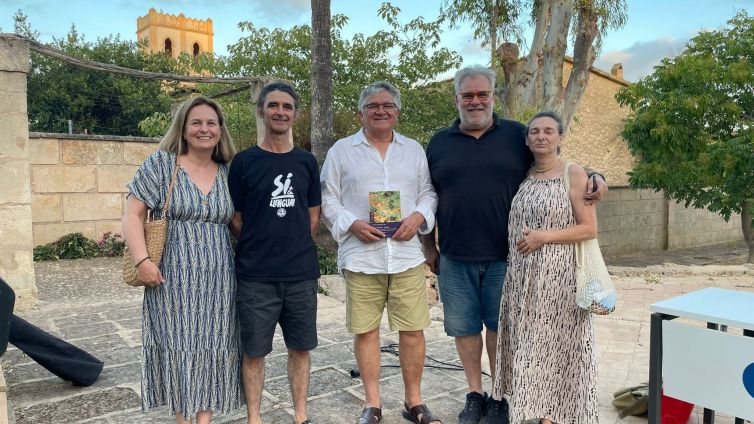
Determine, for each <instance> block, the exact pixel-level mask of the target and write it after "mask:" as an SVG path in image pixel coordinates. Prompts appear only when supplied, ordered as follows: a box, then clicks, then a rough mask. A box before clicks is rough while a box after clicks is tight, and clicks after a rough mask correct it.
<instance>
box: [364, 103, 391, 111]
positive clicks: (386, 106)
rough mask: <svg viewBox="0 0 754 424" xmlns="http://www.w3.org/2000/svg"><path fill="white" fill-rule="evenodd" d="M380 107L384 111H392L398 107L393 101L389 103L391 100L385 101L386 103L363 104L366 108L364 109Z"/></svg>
mask: <svg viewBox="0 0 754 424" xmlns="http://www.w3.org/2000/svg"><path fill="white" fill-rule="evenodd" d="M380 107H382V109H383V110H384V111H385V112H392V111H394V110H397V109H398V105H396V104H395V103H391V102H386V103H367V104H365V105H364V109H366V110H372V111H374V110H377V109H379V108H380Z"/></svg>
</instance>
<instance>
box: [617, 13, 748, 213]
mask: <svg viewBox="0 0 754 424" xmlns="http://www.w3.org/2000/svg"><path fill="white" fill-rule="evenodd" d="M616 98H617V99H618V102H619V103H620V104H621V105H624V106H628V107H630V108H631V110H632V111H633V112H632V113H631V114H630V116H629V117H628V119H627V120H626V124H625V128H624V130H623V137H624V139H625V140H626V141H627V142H628V146H629V148H630V150H631V152H632V153H633V154H634V155H636V157H637V158H638V159H639V162H638V163H637V165H636V166H635V167H634V169H633V171H631V172H630V173H629V175H630V180H629V182H630V185H631V186H632V187H634V188H653V189H655V190H664V191H665V192H666V193H667V194H668V195H669V196H670V197H672V198H674V199H678V200H683V201H685V203H686V205H687V206H688V205H689V204H691V205H693V206H694V207H697V208H701V207H707V208H709V209H710V210H711V211H714V212H719V213H720V214H721V215H722V216H723V217H724V218H725V219H729V218H730V215H731V214H732V213H740V212H742V208H744V207H745V206H746V205H747V204H748V205H751V204H752V202H754V117H753V116H752V113H753V112H752V111H754V19H752V18H751V17H749V16H748V15H747V14H746V13H745V12H740V13H738V14H737V15H736V16H735V17H734V18H733V19H731V20H730V21H729V22H728V27H726V28H724V29H722V30H718V31H709V32H703V33H701V34H699V35H698V36H696V37H694V38H693V39H692V40H691V42H690V43H689V44H688V47H687V48H686V50H685V51H684V52H683V53H681V54H680V55H678V56H676V57H675V58H673V59H664V60H663V61H662V63H661V64H660V65H659V66H658V67H656V68H655V72H654V73H653V74H652V75H650V76H648V77H646V78H644V79H643V80H641V81H639V82H638V83H636V84H633V85H631V86H629V87H626V88H624V89H622V90H621V91H620V92H619V93H618V94H617V96H616ZM749 207H751V206H749Z"/></svg>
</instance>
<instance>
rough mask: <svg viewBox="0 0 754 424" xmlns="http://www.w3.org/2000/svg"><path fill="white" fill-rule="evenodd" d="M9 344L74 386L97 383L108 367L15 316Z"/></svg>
mask: <svg viewBox="0 0 754 424" xmlns="http://www.w3.org/2000/svg"><path fill="white" fill-rule="evenodd" d="M8 342H9V343H10V344H12V345H14V346H16V347H17V348H19V349H21V351H22V352H24V353H25V354H27V355H29V357H30V358H31V359H33V360H34V361H36V362H37V363H38V364H39V365H41V366H43V367H45V368H46V369H47V370H48V371H50V372H51V373H53V374H55V375H57V376H58V377H60V378H62V379H63V380H66V381H70V382H71V383H73V385H74V386H89V385H90V384H92V383H94V382H95V381H96V380H97V377H99V374H100V372H102V367H103V366H104V365H105V364H104V363H103V362H102V361H100V360H99V359H97V358H95V357H94V356H92V355H90V354H89V353H87V352H86V351H84V350H82V349H79V348H78V347H76V346H74V345H72V344H70V343H68V342H66V341H63V340H60V339H59V338H57V337H55V336H53V335H51V334H49V333H47V332H45V331H44V330H42V329H40V328H38V327H36V326H34V325H32V324H30V323H28V322H26V321H24V320H23V319H21V318H19V317H17V316H15V315H11V317H10V336H9V337H8Z"/></svg>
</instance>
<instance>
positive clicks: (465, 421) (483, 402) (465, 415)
mask: <svg viewBox="0 0 754 424" xmlns="http://www.w3.org/2000/svg"><path fill="white" fill-rule="evenodd" d="M487 399H488V398H487V393H485V394H484V395H480V394H479V393H477V392H469V393H467V394H466V405H464V406H463V411H461V413H460V414H458V424H479V421H481V420H482V417H483V416H484V415H485V414H487Z"/></svg>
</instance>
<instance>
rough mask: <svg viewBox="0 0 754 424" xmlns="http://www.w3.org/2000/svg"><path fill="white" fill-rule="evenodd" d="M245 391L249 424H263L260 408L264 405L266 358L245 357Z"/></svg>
mask: <svg viewBox="0 0 754 424" xmlns="http://www.w3.org/2000/svg"><path fill="white" fill-rule="evenodd" d="M242 370H243V391H244V397H245V398H246V413H247V419H246V422H247V423H248V424H261V423H262V418H261V417H260V415H259V408H260V406H261V403H262V388H264V358H252V357H250V356H249V355H246V354H244V355H243V368H242Z"/></svg>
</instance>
